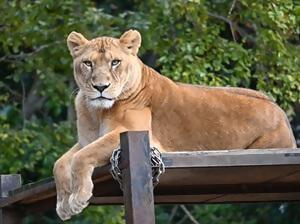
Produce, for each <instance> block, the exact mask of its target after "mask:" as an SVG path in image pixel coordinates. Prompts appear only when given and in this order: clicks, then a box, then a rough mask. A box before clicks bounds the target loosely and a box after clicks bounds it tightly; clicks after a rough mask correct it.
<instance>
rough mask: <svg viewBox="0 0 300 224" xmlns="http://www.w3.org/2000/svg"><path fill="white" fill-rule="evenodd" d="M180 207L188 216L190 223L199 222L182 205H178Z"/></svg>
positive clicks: (197, 223)
mask: <svg viewBox="0 0 300 224" xmlns="http://www.w3.org/2000/svg"><path fill="white" fill-rule="evenodd" d="M180 208H181V209H182V210H183V211H184V212H185V214H186V215H187V216H188V217H189V219H190V220H191V222H192V223H194V224H200V223H199V222H198V221H197V220H196V219H195V217H194V216H193V215H192V214H191V213H190V212H189V210H188V209H187V208H186V207H185V206H184V205H180Z"/></svg>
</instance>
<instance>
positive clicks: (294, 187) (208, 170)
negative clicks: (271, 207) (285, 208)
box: [0, 149, 300, 212]
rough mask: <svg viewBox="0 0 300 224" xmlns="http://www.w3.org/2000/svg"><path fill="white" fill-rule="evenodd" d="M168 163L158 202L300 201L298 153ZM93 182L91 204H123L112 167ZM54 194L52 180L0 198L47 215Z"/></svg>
mask: <svg viewBox="0 0 300 224" xmlns="http://www.w3.org/2000/svg"><path fill="white" fill-rule="evenodd" d="M163 160H164V161H165V163H166V173H165V174H164V175H162V177H161V179H160V183H159V185H158V186H157V187H156V188H155V198H154V200H155V203H175V202H176V203H234V202H256V201H257V202H261V201H270V202H271V201H296V200H297V201H300V195H299V191H300V190H298V189H300V187H299V186H300V185H299V184H300V150H299V149H270V150H269V149H263V150H233V151H217V152H215V151H208V152H180V153H164V154H163ZM125 162H126V161H123V162H122V166H123V168H124V167H126V166H128V161H127V164H126V163H125ZM125 165H126V166H125ZM93 179H94V184H95V188H94V192H93V193H94V195H95V196H96V197H95V198H92V199H91V203H94V202H95V200H96V201H98V203H100V204H122V203H123V199H122V191H121V190H120V189H119V186H118V183H117V182H116V181H114V180H113V179H112V178H111V175H110V174H109V166H108V165H107V166H104V167H100V168H97V169H96V170H95V172H94V175H93ZM178 180H180V181H178ZM55 194H56V193H55V184H54V182H53V179H47V180H45V181H42V182H38V183H34V184H30V185H25V186H23V187H22V188H19V189H17V190H14V191H12V192H10V194H9V195H10V196H9V197H7V198H0V208H1V207H5V208H6V207H9V206H15V205H20V206H21V208H22V209H24V210H25V211H27V212H30V211H37V212H39V211H46V210H47V209H49V208H51V207H53V205H54V203H55ZM44 205H49V206H44Z"/></svg>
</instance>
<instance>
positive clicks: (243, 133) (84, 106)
mask: <svg viewBox="0 0 300 224" xmlns="http://www.w3.org/2000/svg"><path fill="white" fill-rule="evenodd" d="M67 44H68V48H69V50H70V53H71V55H72V57H73V59H74V77H75V80H76V83H77V85H78V87H79V89H80V91H79V93H78V95H77V97H76V100H75V104H76V112H77V129H78V143H77V144H76V145H75V146H73V147H72V148H71V149H70V150H69V151H68V152H67V153H65V154H64V155H63V156H62V157H61V158H60V159H58V160H57V161H56V163H55V165H54V170H53V171H54V177H55V181H56V188H57V213H58V215H59V216H60V218H61V219H63V220H66V219H69V218H70V217H71V216H72V215H74V214H77V213H79V212H81V211H82V210H83V209H84V208H85V207H86V206H87V205H88V200H89V199H90V197H91V196H92V190H93V183H92V180H91V175H92V172H93V169H94V168H95V167H96V166H103V165H104V164H106V163H108V161H109V158H110V156H111V154H112V151H113V149H116V148H117V147H118V146H119V134H120V133H121V132H124V131H128V130H131V131H134V130H148V131H149V133H150V144H151V145H152V146H155V147H157V148H158V149H160V150H161V151H165V152H172V151H178V150H184V149H189V150H220V149H238V148H239V149H249V148H295V147H296V143H295V138H294V136H293V134H292V131H291V128H290V125H289V122H288V120H287V117H286V115H285V113H284V112H283V111H282V110H281V109H280V108H279V107H278V106H277V105H276V104H275V103H274V102H273V101H272V100H271V99H269V98H268V97H267V96H265V95H264V94H262V93H260V92H257V91H254V90H249V89H242V88H225V87H224V88H212V87H204V86H198V85H187V84H180V83H175V82H173V81H171V80H170V79H168V78H166V77H164V76H162V75H160V74H159V73H158V72H156V71H154V70H153V69H151V68H150V67H148V66H146V65H145V64H143V62H142V61H141V60H140V59H139V58H138V56H137V53H138V50H139V47H140V46H141V35H140V33H139V32H138V31H136V30H129V31H127V32H125V33H124V34H123V35H122V36H121V37H120V38H119V39H117V38H112V37H99V38H95V39H92V40H87V39H86V38H85V37H84V36H83V35H82V34H80V33H76V32H72V33H71V34H70V35H69V36H68V39H67Z"/></svg>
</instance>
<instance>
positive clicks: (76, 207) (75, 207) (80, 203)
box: [69, 193, 92, 215]
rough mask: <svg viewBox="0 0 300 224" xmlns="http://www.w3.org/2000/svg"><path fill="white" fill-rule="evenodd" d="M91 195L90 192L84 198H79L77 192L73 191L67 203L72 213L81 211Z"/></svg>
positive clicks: (87, 203)
mask: <svg viewBox="0 0 300 224" xmlns="http://www.w3.org/2000/svg"><path fill="white" fill-rule="evenodd" d="M91 196H92V194H91V193H90V194H86V195H85V197H84V198H81V199H80V197H79V196H78V194H75V193H73V194H71V196H70V198H69V205H70V210H71V213H72V215H76V214H79V213H80V212H82V210H83V209H85V208H86V207H87V206H88V205H89V202H88V200H89V199H90V197H91Z"/></svg>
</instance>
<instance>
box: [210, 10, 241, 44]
mask: <svg viewBox="0 0 300 224" xmlns="http://www.w3.org/2000/svg"><path fill="white" fill-rule="evenodd" d="M208 15H209V16H210V17H213V18H216V19H219V20H222V21H224V22H226V23H228V24H229V27H230V31H231V35H232V38H233V40H234V41H235V42H236V36H235V33H234V27H235V24H234V23H233V22H232V21H231V20H230V19H228V18H226V17H224V16H220V15H217V14H214V13H211V12H208Z"/></svg>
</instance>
